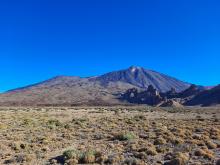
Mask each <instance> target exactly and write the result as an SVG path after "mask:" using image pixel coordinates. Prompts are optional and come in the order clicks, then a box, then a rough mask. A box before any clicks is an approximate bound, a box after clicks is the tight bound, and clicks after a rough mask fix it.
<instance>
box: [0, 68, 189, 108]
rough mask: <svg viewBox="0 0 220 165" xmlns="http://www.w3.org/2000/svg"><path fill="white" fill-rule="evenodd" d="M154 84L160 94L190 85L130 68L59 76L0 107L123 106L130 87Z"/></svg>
mask: <svg viewBox="0 0 220 165" xmlns="http://www.w3.org/2000/svg"><path fill="white" fill-rule="evenodd" d="M150 84H151V85H153V86H154V87H155V88H156V89H158V90H160V91H166V90H170V88H176V89H177V90H178V91H180V90H184V89H186V88H187V87H188V86H189V84H188V83H184V82H182V81H178V80H176V79H174V78H171V77H169V76H166V75H163V74H160V73H157V72H155V71H150V70H146V69H143V68H140V67H130V68H128V69H126V70H122V71H116V72H111V73H107V74H105V75H101V76H97V77H89V78H80V77H71V76H58V77H55V78H52V79H49V80H47V81H44V82H41V83H38V84H34V85H31V86H27V87H23V88H18V89H15V90H11V91H8V92H6V93H4V94H1V95H0V105H16V106H17V105H30V106H32V105H113V104H122V102H120V100H119V99H118V94H120V93H123V92H124V91H126V90H127V89H130V88H134V87H135V88H139V89H144V88H146V87H147V86H148V85H150Z"/></svg>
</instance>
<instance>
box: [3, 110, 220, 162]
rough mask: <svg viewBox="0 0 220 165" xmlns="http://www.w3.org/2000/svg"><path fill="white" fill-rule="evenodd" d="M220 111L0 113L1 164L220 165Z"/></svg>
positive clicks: (34, 111)
mask: <svg viewBox="0 0 220 165" xmlns="http://www.w3.org/2000/svg"><path fill="white" fill-rule="evenodd" d="M219 158H220V109H218V108H195V107H194V108H159V107H157V108H152V107H72V108H66V107H62V108H55V107H47V108H34V107H29V108H28V107H25V108H22V107H20V108H18V107H16V108H13V107H5V108H3V107H2V108H0V164H25V165H26V164H27V165H29V164H30V165H33V164H34V165H38V164H39V165H43V164H64V163H66V164H129V165H130V164H132V165H145V164H148V165H159V164H166V165H172V164H177V165H178V164H179V165H182V164H189V165H195V164H207V165H208V164H210V165H211V164H212V165H213V164H215V162H216V161H217V159H219Z"/></svg>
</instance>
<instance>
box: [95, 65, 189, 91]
mask: <svg viewBox="0 0 220 165" xmlns="http://www.w3.org/2000/svg"><path fill="white" fill-rule="evenodd" d="M96 80H98V81H100V82H101V83H102V84H108V83H109V82H125V83H129V84H132V85H134V86H136V87H139V88H145V89H147V87H148V86H149V85H152V86H153V87H154V88H156V89H157V90H158V91H160V92H166V91H169V90H170V89H171V88H175V89H176V90H177V91H183V90H185V89H186V88H187V87H189V83H185V82H183V81H180V80H177V79H175V78H173V77H170V76H167V75H164V74H161V73H159V72H156V71H152V70H147V69H144V68H142V67H138V66H131V67H129V68H128V69H126V70H120V71H115V72H110V73H107V74H104V75H102V76H99V77H97V78H96Z"/></svg>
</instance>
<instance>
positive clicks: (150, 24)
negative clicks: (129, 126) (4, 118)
mask: <svg viewBox="0 0 220 165" xmlns="http://www.w3.org/2000/svg"><path fill="white" fill-rule="evenodd" d="M219 9H220V1H218V0H166V1H164V0H92V1H91V0H19V1H18V0H7V1H0V92H4V91H7V90H9V89H14V88H17V87H22V86H26V85H29V84H33V83H36V82H40V81H42V80H46V79H48V78H52V77H54V76H57V75H69V76H81V77H88V76H94V75H101V74H103V73H106V72H110V71H113V70H120V69H125V68H128V67H129V66H131V65H135V66H141V67H144V68H146V69H152V70H156V71H158V72H161V73H164V74H167V75H170V76H172V77H176V78H178V79H180V80H183V81H186V82H190V83H195V84H199V85H205V86H211V85H216V84H220V62H219V61H220V10H219Z"/></svg>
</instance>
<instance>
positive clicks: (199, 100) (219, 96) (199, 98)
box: [186, 85, 220, 106]
mask: <svg viewBox="0 0 220 165" xmlns="http://www.w3.org/2000/svg"><path fill="white" fill-rule="evenodd" d="M217 104H220V85H218V86H216V87H214V88H212V89H209V90H205V91H203V92H201V93H199V94H198V95H196V96H195V97H194V98H193V99H191V100H189V101H188V102H186V105H202V106H211V105H217Z"/></svg>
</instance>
